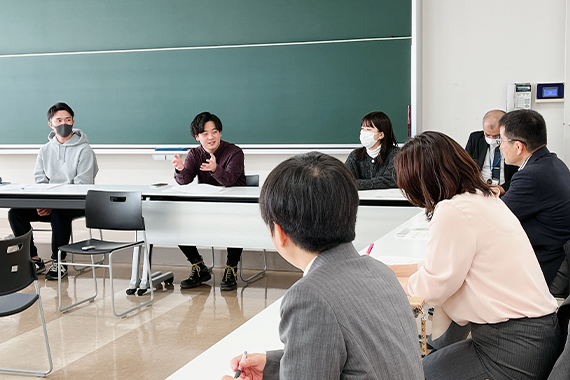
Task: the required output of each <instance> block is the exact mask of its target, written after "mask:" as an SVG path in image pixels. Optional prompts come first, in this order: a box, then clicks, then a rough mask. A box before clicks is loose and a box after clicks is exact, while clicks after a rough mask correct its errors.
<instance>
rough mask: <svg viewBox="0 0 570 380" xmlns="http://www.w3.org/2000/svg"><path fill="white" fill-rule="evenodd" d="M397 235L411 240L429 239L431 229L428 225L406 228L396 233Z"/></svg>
mask: <svg viewBox="0 0 570 380" xmlns="http://www.w3.org/2000/svg"><path fill="white" fill-rule="evenodd" d="M396 237H397V238H403V239H411V240H428V239H429V229H428V228H426V227H420V228H404V229H403V230H402V231H400V232H398V233H397V234H396Z"/></svg>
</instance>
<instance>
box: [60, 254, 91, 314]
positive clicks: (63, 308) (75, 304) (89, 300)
mask: <svg viewBox="0 0 570 380" xmlns="http://www.w3.org/2000/svg"><path fill="white" fill-rule="evenodd" d="M62 265H67V266H69V265H70V264H67V263H62V262H61V251H58V252H57V294H58V296H59V311H61V312H62V313H66V312H67V311H68V310H69V309H71V308H72V307H75V306H77V305H81V304H82V303H85V302H93V300H94V299H95V297H97V277H96V276H95V267H96V265H97V264H96V263H95V259H94V258H93V256H91V265H89V266H90V267H92V268H93V270H92V272H93V286H94V288H95V294H93V295H92V296H91V297H87V298H85V299H83V300H81V301H79V302H76V303H73V304H71V305H69V306H66V307H63V305H62V296H61V266H62Z"/></svg>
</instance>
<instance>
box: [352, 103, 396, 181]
mask: <svg viewBox="0 0 570 380" xmlns="http://www.w3.org/2000/svg"><path fill="white" fill-rule="evenodd" d="M360 142H361V143H362V145H363V147H362V148H358V149H355V150H353V151H352V152H351V153H350V154H349V156H348V158H347V159H346V162H345V165H346V166H347V167H348V168H349V169H350V171H351V172H352V174H354V177H356V182H357V184H358V190H370V189H388V188H395V187H398V186H396V173H395V171H394V157H396V153H398V149H399V148H398V141H397V140H396V136H395V135H394V130H393V129H392V122H391V121H390V118H389V117H388V115H386V114H385V113H384V112H381V111H374V112H370V113H369V114H368V115H366V116H364V117H363V118H362V122H361V123H360Z"/></svg>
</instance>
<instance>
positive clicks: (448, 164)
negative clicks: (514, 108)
mask: <svg viewBox="0 0 570 380" xmlns="http://www.w3.org/2000/svg"><path fill="white" fill-rule="evenodd" d="M394 168H395V169H396V173H397V178H398V187H399V188H400V189H402V190H404V193H405V195H406V197H407V198H408V200H409V201H410V202H411V203H413V204H414V205H416V206H419V207H424V208H425V209H426V216H427V217H428V219H431V217H432V216H433V212H434V210H435V206H436V205H437V204H438V203H439V202H440V201H442V200H444V199H451V198H452V197H453V196H454V195H457V194H462V193H465V192H468V193H473V194H474V193H476V192H477V190H480V191H481V192H482V193H483V194H484V195H486V196H490V195H492V194H493V191H492V190H491V187H490V186H489V185H488V184H487V183H485V182H484V181H483V178H482V177H481V172H480V170H479V167H478V166H477V164H476V163H475V161H473V159H472V158H471V156H469V154H468V153H467V152H466V151H465V149H463V148H462V147H461V146H460V145H459V144H458V143H457V142H455V140H453V139H452V138H450V137H449V136H447V135H445V134H443V133H440V132H433V131H428V132H424V133H422V134H420V135H418V136H416V137H414V138H413V139H411V140H409V141H408V142H407V143H406V144H405V145H404V146H403V147H402V149H400V151H399V152H398V154H397V155H396V159H395V161H394Z"/></svg>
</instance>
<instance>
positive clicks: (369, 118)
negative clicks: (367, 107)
mask: <svg viewBox="0 0 570 380" xmlns="http://www.w3.org/2000/svg"><path fill="white" fill-rule="evenodd" d="M360 126H361V127H372V128H376V129H378V132H384V138H382V140H381V141H380V145H381V148H380V154H379V155H378V157H379V159H377V160H376V165H381V164H382V163H383V162H384V160H386V157H388V150H389V147H391V146H398V140H396V135H394V129H393V128H392V122H391V121H390V118H389V117H388V115H386V114H385V113H384V112H382V111H374V112H370V113H369V114H368V115H366V116H364V117H363V118H362V121H361V122H360ZM354 153H355V155H356V160H357V161H362V160H364V159H365V158H366V148H365V147H362V148H358V149H357V150H356V151H355V152H354Z"/></svg>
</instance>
